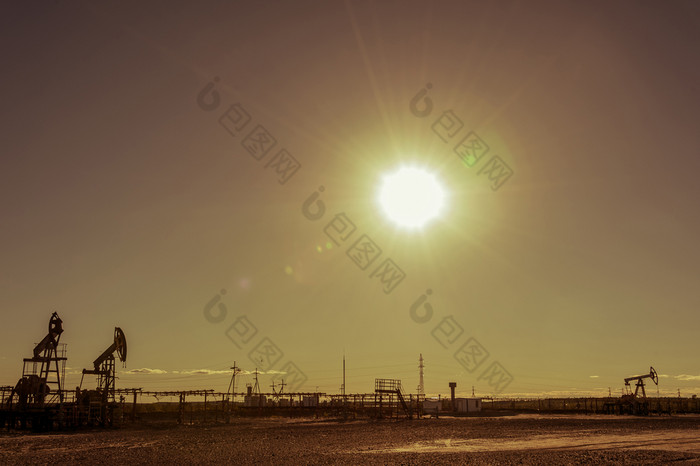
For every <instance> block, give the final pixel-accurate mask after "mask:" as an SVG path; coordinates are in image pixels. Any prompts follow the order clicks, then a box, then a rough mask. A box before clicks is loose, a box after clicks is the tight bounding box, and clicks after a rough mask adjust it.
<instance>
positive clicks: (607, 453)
mask: <svg viewBox="0 0 700 466" xmlns="http://www.w3.org/2000/svg"><path fill="white" fill-rule="evenodd" d="M69 462H70V463H76V462H77V463H90V464H114V463H119V464H122V463H136V464H142V463H151V464H166V463H171V464H173V463H174V464H183V463H188V464H191V463H207V464H208V463H237V464H241V463H242V464H273V463H274V464H339V463H340V464H425V463H431V464H432V463H435V464H447V463H459V464H545V465H549V464H552V465H555V464H556V465H560V464H582V463H583V464H599V463H616V464H619V463H622V464H661V463H669V462H675V463H680V464H685V463H693V464H700V417H699V416H683V417H650V418H633V417H603V416H544V415H542V416H540V415H520V416H512V417H498V418H488V417H480V418H440V419H421V420H413V421H408V420H401V421H395V420H394V421H390V420H383V421H373V420H357V421H346V422H343V421H335V420H313V419H274V418H273V419H255V418H248V419H236V420H234V421H233V422H232V423H231V424H228V425H225V424H220V425H197V426H173V425H172V424H167V425H163V424H161V425H146V424H142V425H135V426H132V427H128V428H121V429H112V430H95V431H89V432H86V431H81V432H73V433H52V434H43V435H27V434H12V433H4V434H0V463H1V464H40V463H41V464H47V463H69Z"/></svg>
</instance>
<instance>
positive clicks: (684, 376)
mask: <svg viewBox="0 0 700 466" xmlns="http://www.w3.org/2000/svg"><path fill="white" fill-rule="evenodd" d="M673 378H674V379H676V380H682V381H684V382H687V381H689V380H700V375H689V374H680V375H675V376H673Z"/></svg>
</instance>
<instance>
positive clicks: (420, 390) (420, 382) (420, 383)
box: [418, 353, 425, 401]
mask: <svg viewBox="0 0 700 466" xmlns="http://www.w3.org/2000/svg"><path fill="white" fill-rule="evenodd" d="M423 367H425V366H424V365H423V353H421V354H420V358H418V370H419V378H418V400H419V401H420V400H421V398H423V397H425V385H423Z"/></svg>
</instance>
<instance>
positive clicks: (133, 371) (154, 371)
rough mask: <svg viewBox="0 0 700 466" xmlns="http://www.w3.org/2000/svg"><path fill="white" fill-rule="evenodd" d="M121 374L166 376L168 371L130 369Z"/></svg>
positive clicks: (146, 368)
mask: <svg viewBox="0 0 700 466" xmlns="http://www.w3.org/2000/svg"><path fill="white" fill-rule="evenodd" d="M122 373H123V374H129V375H133V374H149V375H161V374H167V373H168V371H164V370H163V369H149V368H148V367H143V368H141V369H131V370H128V371H125V372H122Z"/></svg>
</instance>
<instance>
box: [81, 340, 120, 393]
mask: <svg viewBox="0 0 700 466" xmlns="http://www.w3.org/2000/svg"><path fill="white" fill-rule="evenodd" d="M115 352H116V353H117V356H118V357H119V360H120V361H121V362H124V363H126V336H124V332H123V331H122V329H121V328H119V327H115V328H114V343H112V344H111V345H110V347H109V348H107V349H106V350H104V352H103V353H102V354H101V355H100V356H99V357H98V358H97V359H95V361H94V362H93V363H92V364H93V366H94V369H92V370H90V369H83V377H85V374H91V375H96V376H97V391H98V393H100V395H101V396H102V402H103V403H108V402H114V401H115V400H114V388H115V387H114V382H115V379H116V377H115V370H114V359H115V358H114V353H115ZM80 386H81V387H82V386H83V379H82V378H81V379H80Z"/></svg>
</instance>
